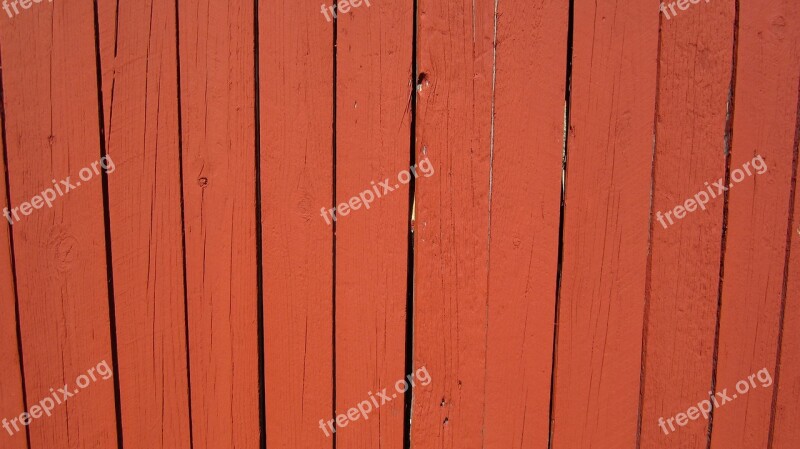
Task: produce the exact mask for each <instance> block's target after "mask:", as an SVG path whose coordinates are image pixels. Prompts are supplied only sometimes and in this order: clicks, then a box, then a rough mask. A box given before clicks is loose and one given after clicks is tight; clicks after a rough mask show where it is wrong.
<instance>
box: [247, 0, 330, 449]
mask: <svg viewBox="0 0 800 449" xmlns="http://www.w3.org/2000/svg"><path fill="white" fill-rule="evenodd" d="M318 5H319V4H318V3H310V2H303V3H302V7H299V6H298V3H297V2H293V1H281V2H272V3H270V6H269V7H268V8H267V7H264V8H259V18H258V20H259V31H260V32H259V34H260V35H259V50H260V55H259V66H260V75H259V76H260V80H261V82H260V89H261V98H260V102H261V109H260V116H261V142H262V146H261V198H262V201H261V207H262V209H261V217H262V231H263V258H262V259H263V281H264V340H265V341H264V351H265V357H264V358H265V378H266V381H265V386H266V409H267V410H266V412H267V429H266V430H267V446H268V447H270V448H275V449H294V448H298V447H303V448H309V449H318V448H319V449H323V448H332V447H333V437H332V436H331V437H326V436H325V434H324V433H323V431H322V429H320V428H319V421H320V420H329V419H332V417H333V416H332V415H333V348H332V344H333V327H332V326H333V293H332V289H333V229H332V228H331V226H329V225H327V224H326V223H325V221H324V220H323V219H322V217H321V216H320V208H322V207H331V205H330V203H331V201H332V199H333V107H334V106H333V54H334V47H333V23H332V22H327V21H326V20H325V18H324V16H323V15H322V14H321V12H320V9H319V6H318Z"/></svg>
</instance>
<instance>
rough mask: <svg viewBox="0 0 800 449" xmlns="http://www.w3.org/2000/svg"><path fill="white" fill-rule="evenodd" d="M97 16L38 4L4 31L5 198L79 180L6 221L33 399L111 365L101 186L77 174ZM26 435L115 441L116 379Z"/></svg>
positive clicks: (89, 110)
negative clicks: (46, 203)
mask: <svg viewBox="0 0 800 449" xmlns="http://www.w3.org/2000/svg"><path fill="white" fill-rule="evenodd" d="M93 18H94V11H93V5H92V3H91V2H86V1H82V2H61V3H55V2H54V3H52V4H50V3H45V4H41V5H37V8H36V9H32V10H28V11H24V14H21V15H19V16H17V17H15V18H14V19H13V20H6V18H4V19H3V23H2V26H1V27H2V31H0V33H1V36H0V40H1V41H2V60H3V65H4V67H3V84H4V86H6V87H5V88H4V92H3V94H4V107H5V114H6V137H7V151H8V154H7V156H8V167H7V169H8V171H9V184H10V185H9V190H10V196H11V203H12V206H13V207H20V205H21V204H22V203H24V202H27V201H30V200H31V198H32V197H34V196H35V195H38V194H40V193H41V192H42V191H43V190H45V189H48V188H52V187H53V181H51V180H53V179H55V180H62V179H67V178H68V177H69V178H70V180H69V183H71V184H73V185H74V186H75V188H74V189H70V191H69V192H64V195H63V196H59V197H57V199H56V200H55V201H54V202H53V203H52V208H50V207H46V206H42V205H40V206H41V208H40V209H38V210H36V209H34V210H33V211H32V212H31V213H30V215H28V216H23V215H20V218H22V220H21V221H20V222H17V223H15V224H14V226H13V228H12V231H13V234H14V255H15V266H16V274H17V279H16V280H17V284H16V285H17V289H18V290H17V292H18V296H19V313H20V327H21V339H22V347H23V354H24V355H25V387H26V389H27V392H26V394H27V398H28V402H29V404H28V405H29V406H32V405H34V404H35V403H38V402H39V401H40V400H41V399H43V398H45V397H47V396H50V395H51V391H52V390H51V389H58V388H63V387H64V386H65V385H67V386H68V388H69V390H70V391H75V390H77V387H76V383H75V381H76V378H77V377H78V376H79V375H81V374H85V373H86V372H87V370H88V369H90V368H93V367H96V366H97V364H98V363H100V362H102V361H104V360H105V361H106V362H107V363H108V364H109V365H110V364H111V362H112V354H111V350H112V348H111V338H110V323H109V309H108V306H109V302H108V283H107V281H108V279H107V270H106V263H105V260H106V248H105V229H104V222H103V195H102V183H101V180H100V177H99V176H97V177H94V178H92V179H90V180H89V181H85V182H80V179H78V175H79V171H80V170H81V169H82V168H84V167H89V166H90V164H91V163H92V162H95V161H97V160H98V159H99V158H100V154H101V153H100V127H99V124H100V120H99V116H98V109H99V108H98V104H99V103H98V102H99V99H98V91H97V72H96V59H95V58H96V52H95V38H94V22H93ZM79 182H80V185H79ZM65 189H66V188H65ZM20 412H22V410H20ZM29 432H30V445H31V449H37V448H52V447H74V448H99V447H103V448H115V447H117V434H116V413H115V400H114V382H113V381H105V382H104V381H100V382H97V383H91V384H90V385H89V386H87V387H86V389H83V390H80V393H79V394H76V395H75V396H74V397H71V398H69V399H68V401H67V402H64V403H63V404H61V405H58V406H57V407H56V408H54V410H53V412H52V416H50V417H46V416H42V417H41V418H39V419H36V420H34V421H33V422H32V423H31V425H30V426H29ZM3 446H5V443H3Z"/></svg>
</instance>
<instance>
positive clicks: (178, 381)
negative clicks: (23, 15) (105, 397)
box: [99, 0, 190, 448]
mask: <svg viewBox="0 0 800 449" xmlns="http://www.w3.org/2000/svg"><path fill="white" fill-rule="evenodd" d="M99 17H100V19H101V21H100V23H99V26H100V29H101V33H100V34H101V35H107V34H108V33H105V31H103V30H107V29H108V28H111V29H112V30H115V31H117V33H118V36H113V37H114V38H115V39H116V40H117V42H116V45H115V46H116V49H117V51H116V56H115V55H114V53H110V54H107V53H102V52H101V63H102V67H103V70H102V73H103V74H108V75H110V78H104V79H103V83H104V84H103V93H104V96H105V99H107V100H109V101H108V115H106V116H105V122H106V129H107V130H108V131H109V132H108V135H107V141H108V145H107V147H106V148H107V151H108V155H109V157H110V158H111V159H112V161H113V162H114V164H113V167H114V171H113V174H111V175H110V176H109V180H108V185H109V215H110V224H111V249H112V257H113V261H112V264H113V269H114V303H115V306H116V323H117V351H118V360H119V367H120V374H119V382H120V398H121V407H122V431H123V437H124V438H123V440H124V441H132V442H135V444H136V445H137V446H141V447H149V448H188V447H189V438H190V435H189V382H188V377H187V366H186V357H187V355H186V322H185V320H186V315H185V311H184V285H183V243H182V242H183V240H182V224H181V182H180V179H181V178H180V154H179V152H180V147H179V145H178V137H179V136H178V64H177V58H178V53H177V46H176V34H175V4H174V3H170V2H159V1H156V0H148V1H145V2H122V3H121V4H120V5H119V19H120V20H119V29H118V30H117V29H116V23H115V22H114V21H107V20H106V19H109V18H110V19H113V17H110V16H108V15H99ZM117 67H119V70H118V71H117V70H116V68H117ZM107 83H110V85H111V86H113V88H112V89H106V84H107ZM109 97H113V98H109ZM112 100H113V101H112Z"/></svg>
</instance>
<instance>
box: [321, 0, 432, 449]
mask: <svg viewBox="0 0 800 449" xmlns="http://www.w3.org/2000/svg"><path fill="white" fill-rule="evenodd" d="M413 7H414V5H413V2H412V1H408V0H395V1H384V2H369V5H367V4H366V3H362V4H361V5H360V6H359V7H357V8H353V9H351V10H350V11H348V12H347V13H344V12H343V11H344V9H340V12H339V14H338V20H337V48H338V51H337V54H336V56H337V66H336V67H337V77H336V83H337V92H336V204H340V203H347V202H350V201H351V198H352V197H356V198H357V199H358V202H356V201H352V203H351V204H353V205H354V207H357V209H355V210H350V211H349V212H347V211H345V213H344V214H338V215H337V222H336V290H335V291H336V311H335V312H336V341H335V344H336V411H337V413H339V414H346V413H347V412H348V410H349V409H351V408H353V407H356V406H358V405H359V404H360V403H362V402H363V401H370V393H375V392H381V391H382V390H383V389H384V388H386V394H387V396H389V397H390V398H391V401H390V402H388V403H385V404H381V403H380V402H379V404H380V407H374V404H373V405H371V406H370V407H371V408H372V409H373V411H370V412H369V413H368V414H366V413H367V412H365V414H366V417H365V416H364V415H361V417H359V418H357V420H354V421H352V422H348V423H347V425H346V426H342V427H339V428H338V429H337V433H336V440H337V445H336V447H337V448H338V449H356V448H364V447H381V448H386V449H402V447H403V432H404V427H403V416H404V402H403V401H404V396H405V395H404V394H403V393H401V391H399V390H398V389H397V386H396V382H397V381H402V379H403V378H404V377H405V349H406V339H405V338H406V296H407V295H406V293H407V276H408V257H407V254H408V238H409V210H408V209H409V186H408V185H403V184H402V183H401V182H400V180H399V179H398V176H399V173H400V172H402V171H405V172H406V173H409V168H410V167H409V165H410V163H409V161H410V159H411V158H410V152H411V143H410V142H411V141H410V123H411V116H412V111H411V109H410V107H411V103H410V99H411V95H412V94H413V93H414V80H413V78H414V75H413V74H412V73H411V63H412V45H413V36H412V35H413V23H414V18H413ZM320 19H322V18H321V17H320ZM425 167H427V165H425ZM426 173H427V172H426ZM418 174H419V176H420V177H419V178H417V180H416V182H417V183H418V184H421V183H425V182H427V181H429V180H430V179H429V178H426V177H425V176H424V174H423V170H418ZM403 176H405V175H403ZM409 176H410V178H413V174H411V175H409ZM434 176H435V175H434ZM410 178H405V177H403V178H402V179H403V180H406V181H409V180H410ZM385 179H388V180H389V186H390V188H392V189H394V191H392V192H386V193H384V189H383V188H380V190H379V191H380V192H381V195H382V196H381V197H380V198H378V197H377V196H376V195H375V192H374V190H373V185H377V184H378V183H379V182H384V180H385ZM365 191H368V192H369V193H364V200H370V199H372V202H371V203H370V204H369V209H366V207H365V206H363V205H360V204H363V201H364V200H362V199H361V198H359V194H361V193H362V192H365ZM373 197H374V199H373ZM325 205H326V206H327V207H328V208H330V207H333V206H334V205H330V204H329V203H325ZM342 210H343V209H342ZM345 214H346V215H345ZM313 219H314V220H315V221H320V220H322V218H321V217H319V216H315V217H314V218H313ZM328 219H329V220H330V217H328ZM403 388H404V387H401V389H400V390H402V389H403ZM416 388H417V389H423V388H426V387H425V386H422V385H419V383H418V385H417V387H416ZM406 394H411V393H406ZM362 407H363V408H364V410H366V407H367V405H362Z"/></svg>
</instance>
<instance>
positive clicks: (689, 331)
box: [641, 1, 735, 449]
mask: <svg viewBox="0 0 800 449" xmlns="http://www.w3.org/2000/svg"><path fill="white" fill-rule="evenodd" d="M734 3H735V2H734V1H719V2H709V3H705V2H701V3H699V4H693V5H692V6H691V7H690V8H689V9H687V10H685V11H680V10H678V14H677V15H675V16H672V17H671V18H670V19H665V18H664V17H663V16H662V18H661V43H660V49H661V50H660V62H659V64H660V72H659V73H660V79H659V91H658V97H657V98H658V100H657V101H658V106H657V109H658V117H657V123H656V137H655V138H656V150H655V170H654V176H655V179H654V187H653V189H654V192H653V213H654V215H653V217H652V219H651V220H652V224H651V227H652V234H653V235H652V244H651V267H650V273H649V276H650V283H649V286H648V292H647V297H648V299H647V301H648V302H649V305H648V310H649V311H648V313H647V317H646V320H645V326H646V331H645V342H644V344H645V345H646V346H645V348H646V354H645V362H644V369H645V372H644V376H643V378H644V380H643V381H644V388H643V398H642V417H641V447H642V448H643V449H650V448H675V447H681V448H705V447H706V444H707V439H706V433H707V429H708V422H707V421H706V420H704V419H702V418H700V419H698V420H696V421H690V422H689V424H687V425H686V426H685V427H680V426H679V425H677V424H673V426H674V427H675V429H676V431H674V432H672V431H671V429H670V428H669V426H668V425H666V424H665V426H666V428H667V430H669V431H670V433H669V434H668V435H667V434H665V433H664V431H663V430H662V429H661V427H660V426H659V419H660V418H662V417H663V418H664V419H665V420H667V419H669V418H670V417H673V416H674V415H676V414H677V413H680V412H684V413H685V412H686V411H687V409H688V408H689V407H692V406H693V405H697V403H698V402H700V401H702V400H704V399H708V397H709V393H708V392H709V390H710V389H711V385H712V370H713V360H712V359H713V354H714V339H715V329H716V319H717V303H718V295H719V270H720V252H721V241H722V226H723V211H724V199H723V197H722V195H721V194H720V196H717V197H716V198H713V199H711V200H710V201H709V202H708V204H707V205H706V210H700V209H698V210H696V211H694V212H691V213H688V214H687V215H684V216H683V219H681V220H676V219H675V216H674V215H670V216H669V217H670V218H672V219H673V221H674V224H672V225H670V224H669V219H668V218H665V217H664V214H666V212H670V213H672V212H673V210H674V208H675V207H676V206H678V205H683V204H685V202H686V200H687V199H691V198H693V197H694V195H695V194H697V192H700V191H706V189H707V187H708V186H711V184H712V183H714V182H716V181H717V180H718V179H720V178H723V179H724V177H725V151H726V123H727V121H726V116H727V111H728V108H729V107H730V105H729V104H728V102H729V97H730V85H731V75H732V59H733V56H732V50H733V29H734V16H735V12H734V7H735V5H734ZM705 183H708V184H705ZM662 221H663V222H664V223H665V224H663V225H662V223H661V222H662ZM664 226H668V227H667V228H666V229H665V227H664ZM673 423H674V421H673Z"/></svg>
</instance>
